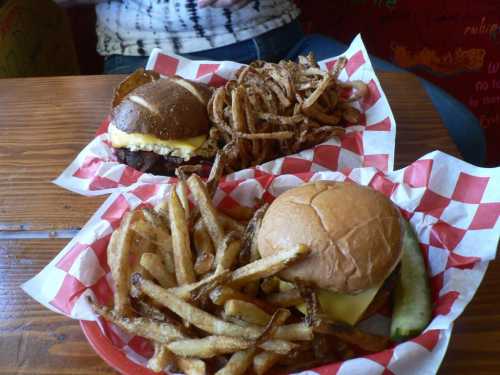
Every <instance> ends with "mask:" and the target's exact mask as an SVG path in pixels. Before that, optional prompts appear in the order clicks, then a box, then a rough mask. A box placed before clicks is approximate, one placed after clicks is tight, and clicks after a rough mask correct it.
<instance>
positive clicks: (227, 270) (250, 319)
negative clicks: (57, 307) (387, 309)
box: [89, 57, 390, 375]
mask: <svg viewBox="0 0 500 375" xmlns="http://www.w3.org/2000/svg"><path fill="white" fill-rule="evenodd" d="M302 64H306V65H307V64H310V65H307V66H309V67H308V68H307V70H309V72H308V74H311V76H312V77H315V79H314V81H313V82H309V83H308V82H304V83H301V84H300V85H301V86H300V87H306V85H309V87H308V88H306V89H302V88H298V87H297V86H296V87H294V85H293V82H292V77H291V76H290V75H289V73H290V72H288V71H287V72H288V73H287V72H285V71H281V72H280V69H281V68H277V67H274V68H273V69H274V70H273V72H271V73H270V74H271V75H272V77H274V78H273V79H277V80H279V83H274V86H273V87H272V88H270V89H268V90H262V91H261V92H260V93H256V92H253V91H252V90H250V89H241V88H240V89H238V90H237V91H234V92H233V96H232V97H231V100H232V101H233V104H235V105H233V108H232V110H233V112H234V111H239V113H238V116H239V117H238V118H239V121H240V123H239V124H234V123H233V122H232V121H231V120H229V121H228V124H227V126H231V127H232V130H231V131H232V132H234V133H232V136H233V135H235V134H236V135H237V134H238V133H239V132H247V131H250V132H251V134H254V135H255V134H256V133H255V129H256V127H257V126H261V124H257V123H252V121H250V122H248V119H249V117H248V116H249V115H251V114H253V111H254V110H252V109H251V108H248V107H247V106H248V105H249V103H250V102H251V103H252V106H254V105H263V106H264V107H266V108H268V109H270V110H271V112H269V113H267V114H266V115H265V116H263V117H265V118H268V119H271V120H272V121H276V122H279V121H284V123H283V124H282V125H283V126H284V127H285V128H286V126H291V124H288V123H287V121H289V120H290V116H292V113H293V114H295V112H297V116H305V113H306V112H307V108H309V109H312V110H314V111H320V113H321V114H324V115H328V116H331V115H333V114H331V113H330V114H328V112H326V111H325V110H324V107H325V106H328V105H332V104H331V103H332V101H333V100H337V101H342V100H343V102H340V103H338V105H337V108H338V111H339V113H340V114H341V115H343V116H347V115H349V116H350V115H351V114H352V115H353V116H354V112H353V111H351V112H352V113H351V112H350V107H346V108H345V110H344V111H343V112H340V109H342V108H344V106H346V105H347V104H346V103H347V102H346V101H345V98H344V99H342V98H336V97H335V95H336V94H335V95H332V94H331V92H333V91H332V90H333V89H332V86H331V82H327V81H331V80H334V78H333V76H332V74H324V75H322V76H321V78H318V74H319V73H318V72H317V68H316V66H315V65H314V64H315V62H314V61H313V60H311V59H310V58H309V57H308V58H303V59H302ZM246 74H248V75H249V77H250V76H252V74H253V73H252V68H251V67H250V68H248V69H247V73H246ZM281 74H283V75H281ZM346 85H347V84H346ZM361 89H362V88H361ZM361 89H360V90H361ZM297 90H298V91H297ZM321 90H322V91H321ZM234 93H236V94H234ZM273 93H274V94H273ZM335 93H336V91H335ZM278 94H279V97H276V96H273V95H278ZM259 95H260V97H259ZM295 95H298V96H301V95H303V97H302V96H301V97H302V99H301V100H303V102H301V103H302V104H300V105H303V104H304V103H305V104H307V106H306V109H304V108H299V109H297V108H295V107H296V104H294V103H293V102H292V99H293V98H294V96H295ZM221 98H222V96H221ZM226 98H227V97H226ZM240 99H241V100H240ZM219 100H220V98H219ZM262 100H267V101H269V102H268V103H267V104H266V105H264V104H263V103H260V104H258V102H259V101H262ZM237 101H239V103H236V102H237ZM287 102H288V103H290V105H289V108H288V109H287V111H286V113H285V114H279V113H278V112H273V108H278V107H279V106H280V105H281V106H283V105H285V104H286V103H287ZM217 105H219V106H220V105H222V107H220V108H223V106H224V103H222V104H221V103H220V102H219V103H218V104H217ZM300 105H299V106H300ZM211 106H214V101H212V104H211ZM264 107H263V108H264ZM220 108H219V107H218V108H217V110H219V109H220ZM212 110H214V109H212ZM248 111H250V112H248ZM322 111H323V112H322ZM226 112H228V111H227V108H226V110H224V111H223V113H218V114H214V113H211V116H214V115H216V116H223V117H224V116H225V117H226V118H227V113H226ZM240 112H241V113H240ZM233 114H234V113H233ZM304 118H305V117H304ZM275 125H276V124H275ZM309 125H311V126H313V127H314V126H316V128H314V129H316V130H318V131H319V130H321V126H320V125H314V124H309ZM314 129H313V131H315V130H314ZM265 131H267V130H266V128H264V132H265ZM273 134H277V132H273ZM269 142H270V141H269V140H263V141H260V140H259V141H258V142H255V140H254V139H251V141H250V140H249V139H248V138H241V139H240V147H242V148H245V149H246V151H247V152H249V153H251V152H254V151H255V150H256V149H262V152H266V151H265V150H266V147H267V148H269V147H271V146H272V143H269ZM281 147H284V146H283V145H281ZM290 147H291V146H290ZM240 151H241V150H240ZM221 160H222V155H219V161H217V163H216V164H218V166H217V165H216V168H218V169H217V170H215V171H212V173H211V177H210V178H211V181H213V186H209V187H207V185H205V184H204V183H203V182H202V181H201V179H200V178H199V177H198V176H196V175H191V176H190V177H189V178H188V179H187V180H186V177H187V175H183V174H182V173H181V172H179V175H181V176H182V178H181V182H179V183H178V184H177V186H176V188H174V189H172V190H171V194H170V197H169V199H168V200H163V201H162V202H161V203H160V204H159V205H158V206H157V207H156V208H155V209H154V210H152V209H149V208H139V209H136V210H134V211H132V212H129V213H127V214H126V215H125V216H124V218H123V220H122V223H121V225H120V227H119V228H118V229H117V230H115V231H114V232H113V234H112V236H111V239H110V243H109V245H108V249H107V255H108V262H109V265H110V269H111V272H112V276H113V278H114V280H115V291H114V293H115V300H114V308H113V309H111V308H109V307H104V306H100V305H98V304H96V303H93V302H92V301H90V300H89V302H90V304H91V306H92V308H93V309H94V311H95V312H96V313H97V314H100V315H101V316H102V317H104V318H105V319H107V320H108V321H110V322H112V323H114V324H115V325H117V326H118V327H120V328H121V329H123V330H124V331H127V332H129V333H130V334H133V335H138V336H142V337H144V338H146V339H149V340H151V341H152V344H153V345H154V354H153V356H152V357H151V358H150V359H149V361H148V362H147V367H148V368H149V369H151V370H153V371H156V372H161V371H163V370H164V369H165V368H166V367H167V366H169V365H172V368H173V369H175V368H177V369H178V370H180V371H182V372H184V373H185V374H187V375H191V374H192V375H201V374H206V373H207V371H208V372H210V373H214V372H215V373H216V374H218V375H225V374H230V375H238V374H245V373H247V372H248V371H251V372H253V373H255V374H257V375H259V374H264V373H266V372H267V371H268V370H270V369H271V368H272V367H273V366H274V365H276V364H279V365H280V366H288V367H285V368H286V369H299V368H308V367H310V366H316V365H320V364H323V363H326V362H329V361H332V360H338V359H348V358H351V357H353V356H354V355H355V354H356V352H355V350H357V349H360V350H363V351H365V352H377V351H381V350H384V349H385V348H386V347H387V345H388V342H389V340H388V338H387V337H382V336H377V335H372V334H368V333H365V332H363V331H361V330H359V329H358V328H356V327H351V326H348V325H345V324H342V323H339V322H333V321H330V320H328V318H327V317H326V316H325V315H323V314H322V312H321V306H320V305H319V301H318V299H317V296H316V294H315V289H314V288H313V287H311V286H309V285H307V284H305V283H302V282H300V280H295V281H294V284H295V288H293V287H292V288H291V289H287V290H280V283H281V281H280V278H279V274H280V272H281V271H283V270H284V269H285V268H286V267H288V266H290V265H292V264H293V263H294V262H296V261H300V260H301V259H304V258H305V257H307V256H308V254H309V253H310V249H309V248H308V247H307V246H304V245H297V246H296V247H294V248H291V249H283V250H282V251H280V252H278V253H276V254H274V255H272V256H269V257H266V258H262V259H261V258H260V255H259V252H258V249H257V241H256V238H257V233H258V230H259V227H260V222H261V220H262V217H263V215H264V213H265V211H266V209H267V206H266V205H265V206H262V207H261V208H260V209H258V210H256V211H254V212H253V211H252V210H250V209H248V212H246V215H247V216H246V217H247V219H248V218H249V217H250V215H248V214H252V212H253V216H252V218H251V220H250V221H249V222H247V225H246V226H245V225H243V224H242V222H239V221H237V220H234V219H233V218H231V217H229V216H226V215H224V214H222V213H220V212H218V211H217V210H216V209H215V207H214V205H213V204H212V202H211V197H212V193H213V191H214V189H215V184H216V183H217V181H218V180H219V179H220V177H221V174H222V170H223V168H224V167H223V164H224V163H223V162H222V161H221ZM188 186H189V188H190V190H191V194H192V197H193V199H194V200H195V202H196V206H195V207H194V208H193V209H191V210H190V208H189V201H188V199H187V197H188V190H187V187H188ZM167 203H168V204H167ZM189 212H191V215H190V216H191V217H189ZM167 223H168V224H167ZM193 253H194V254H196V262H195V263H194V264H193ZM385 285H386V286H385V287H384V289H381V291H379V293H378V294H377V298H375V300H374V302H372V305H373V306H372V307H371V308H370V309H368V311H367V313H371V311H373V310H374V309H376V307H377V306H380V304H382V303H383V302H384V301H386V300H387V298H389V297H390V288H389V287H388V286H387V285H388V283H387V282H386V284H385ZM207 297H209V299H210V300H208V298H207ZM304 302H305V303H306V306H307V314H306V315H305V317H304V315H301V314H299V313H298V312H297V311H296V310H295V309H290V310H288V309H286V308H285V307H295V306H296V305H298V304H301V303H304ZM287 322H289V323H287ZM229 354H230V355H231V356H230V357H229V356H228V355H229ZM228 358H229V360H227V359H228ZM202 359H210V360H209V362H207V363H208V364H209V366H208V368H207V365H206V364H205V362H204V361H203V360H202ZM304 366H305V367H304ZM282 368H283V367H282ZM169 369H170V367H169Z"/></svg>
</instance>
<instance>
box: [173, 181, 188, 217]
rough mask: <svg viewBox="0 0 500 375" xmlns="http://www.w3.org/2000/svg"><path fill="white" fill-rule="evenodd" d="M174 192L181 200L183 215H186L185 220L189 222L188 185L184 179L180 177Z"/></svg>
mask: <svg viewBox="0 0 500 375" xmlns="http://www.w3.org/2000/svg"><path fill="white" fill-rule="evenodd" d="M175 192H176V193H177V196H178V197H179V200H180V201H181V204H182V208H183V209H184V215H185V216H186V222H188V223H189V221H190V220H189V218H190V215H189V213H190V211H191V210H190V208H189V199H188V187H187V184H186V181H185V180H183V179H180V180H179V181H178V182H177V184H176V185H175Z"/></svg>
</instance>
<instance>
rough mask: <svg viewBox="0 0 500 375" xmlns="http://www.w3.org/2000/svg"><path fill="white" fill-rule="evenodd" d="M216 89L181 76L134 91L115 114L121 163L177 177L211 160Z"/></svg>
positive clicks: (113, 129) (112, 130)
mask: <svg viewBox="0 0 500 375" xmlns="http://www.w3.org/2000/svg"><path fill="white" fill-rule="evenodd" d="M209 98H210V89H209V88H208V86H206V85H204V84H200V83H197V82H192V81H189V80H186V79H183V78H180V77H171V78H165V79H156V80H152V82H148V83H146V84H143V85H141V86H139V87H137V88H135V89H134V90H132V91H131V92H129V93H128V94H127V95H126V96H125V97H124V98H123V99H122V100H121V101H120V102H119V104H117V105H116V106H115V107H114V108H113V110H112V112H111V122H110V125H109V128H108V133H109V137H110V140H111V145H112V146H113V147H114V148H115V149H116V155H117V157H118V159H119V161H120V162H123V163H125V164H128V165H130V166H132V167H134V168H135V169H137V170H139V171H141V172H151V173H155V174H163V175H173V174H174V171H175V169H176V168H177V167H179V166H181V165H185V164H200V163H203V162H204V161H207V162H209V161H210V160H211V159H212V158H213V157H214V155H215V153H216V151H217V148H216V145H215V144H214V143H213V142H212V141H210V140H209V139H208V134H209V121H208V114H207V110H206V107H207V103H208V100H209Z"/></svg>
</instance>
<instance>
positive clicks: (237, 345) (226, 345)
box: [167, 336, 253, 358]
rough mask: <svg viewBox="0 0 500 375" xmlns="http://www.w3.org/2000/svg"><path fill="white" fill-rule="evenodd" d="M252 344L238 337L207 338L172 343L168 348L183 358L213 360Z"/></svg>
mask: <svg viewBox="0 0 500 375" xmlns="http://www.w3.org/2000/svg"><path fill="white" fill-rule="evenodd" d="M252 344H253V343H252V342H251V341H248V340H244V339H240V338H237V337H227V336H207V337H204V338H202V339H184V340H177V341H174V342H171V343H170V344H168V345H167V348H168V349H169V350H170V351H171V352H172V353H174V354H176V355H178V356H181V357H188V358H189V357H195V358H212V357H215V356H216V355H220V354H226V353H234V352H236V351H238V350H244V349H246V348H248V347H250V346H252Z"/></svg>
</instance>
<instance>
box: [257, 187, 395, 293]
mask: <svg viewBox="0 0 500 375" xmlns="http://www.w3.org/2000/svg"><path fill="white" fill-rule="evenodd" d="M257 240H258V247H259V252H260V254H261V256H262V257H267V256H270V255H272V254H274V253H276V252H278V251H280V250H281V249H287V248H290V247H292V246H294V245H297V244H304V245H307V246H309V247H310V248H311V254H310V255H309V256H308V257H307V258H306V259H304V260H302V261H300V262H299V263H296V264H294V265H292V266H291V267H289V268H287V269H286V270H285V271H283V272H282V273H281V274H280V276H281V277H283V278H284V279H286V280H289V281H294V280H301V281H304V282H307V283H310V284H313V285H314V286H316V287H318V288H324V289H330V290H333V291H337V292H342V293H357V292H361V291H363V290H365V289H368V288H370V287H373V286H376V285H378V284H379V283H381V282H382V281H383V280H384V279H385V278H386V277H387V276H388V275H389V274H390V273H391V272H392V271H393V270H394V268H395V266H396V265H397V263H398V262H399V260H400V257H401V246H402V227H401V225H400V214H399V211H398V210H397V208H396V207H395V206H393V205H392V203H391V201H390V200H389V199H387V198H386V197H385V196H384V195H382V194H381V193H379V192H377V191H375V190H372V189H370V188H368V187H363V186H360V185H357V184H354V183H345V182H331V181H318V182H315V183H311V184H307V185H302V186H300V187H297V188H294V189H291V190H289V191H287V192H285V193H284V194H282V195H280V196H279V197H278V198H276V200H275V201H274V202H273V203H272V204H271V206H270V207H269V209H268V210H267V212H266V214H265V215H264V218H263V221H262V226H261V229H260V231H259V233H258V239H257Z"/></svg>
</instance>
